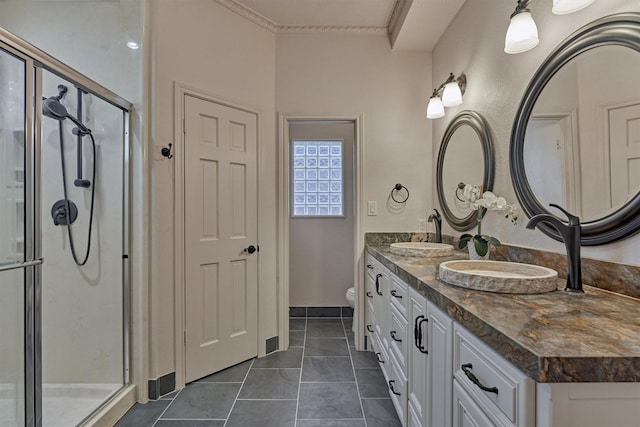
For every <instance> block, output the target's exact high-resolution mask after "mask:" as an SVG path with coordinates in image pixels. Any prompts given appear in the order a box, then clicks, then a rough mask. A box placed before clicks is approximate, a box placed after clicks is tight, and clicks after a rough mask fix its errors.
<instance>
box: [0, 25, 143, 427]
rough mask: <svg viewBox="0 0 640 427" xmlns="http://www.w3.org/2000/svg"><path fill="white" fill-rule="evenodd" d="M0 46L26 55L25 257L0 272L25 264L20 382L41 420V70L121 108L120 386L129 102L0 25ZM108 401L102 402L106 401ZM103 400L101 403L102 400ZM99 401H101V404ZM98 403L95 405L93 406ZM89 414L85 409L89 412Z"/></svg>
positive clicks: (127, 318)
mask: <svg viewBox="0 0 640 427" xmlns="http://www.w3.org/2000/svg"><path fill="white" fill-rule="evenodd" d="M0 48H2V49H4V50H6V51H7V52H9V53H11V54H12V55H15V56H16V57H18V58H20V59H22V60H24V61H25V167H24V172H25V173H24V174H25V179H24V188H25V194H24V198H25V199H24V203H25V205H24V208H25V219H24V227H25V236H24V239H25V241H24V257H25V259H24V261H23V262H22V263H19V264H12V265H8V266H2V267H0V272H2V271H6V270H11V269H18V268H23V269H24V271H25V290H24V300H25V301H24V303H25V310H24V316H25V319H24V321H25V324H24V328H25V330H24V334H25V337H24V340H25V355H24V358H25V360H24V363H25V365H24V369H25V377H24V387H25V425H26V426H27V427H39V426H42V327H41V326H42V317H41V315H42V310H41V307H42V263H43V261H44V260H43V259H42V232H41V231H42V230H41V223H42V222H41V221H42V215H41V206H40V178H41V177H40V166H41V158H40V154H41V144H42V138H41V126H42V106H41V103H40V102H36V100H39V99H42V71H43V70H46V71H48V72H51V73H53V74H55V75H57V76H59V77H61V78H63V79H65V80H67V81H69V82H71V83H73V84H74V85H75V86H76V87H77V88H80V89H82V90H84V91H85V92H88V93H90V94H92V95H95V96H97V97H98V98H100V99H102V100H104V101H106V102H107V103H109V104H111V105H113V106H114V107H117V108H119V109H120V110H122V114H123V129H122V132H123V174H124V176H123V188H122V195H123V196H122V197H123V212H122V215H123V229H122V242H123V246H122V295H123V297H122V304H123V305H122V322H123V331H122V339H123V378H122V381H123V387H124V386H126V385H127V384H128V383H129V382H130V376H131V375H130V344H131V343H130V335H131V334H130V326H131V324H130V322H131V313H130V310H131V307H130V263H129V252H130V244H131V241H130V221H131V218H130V216H131V212H130V203H131V200H130V198H131V192H130V175H131V170H130V163H129V159H130V157H131V144H130V141H131V135H130V132H129V126H130V110H131V103H130V102H128V101H127V100H125V99H124V98H122V97H120V96H119V95H117V94H115V93H113V92H111V91H110V90H108V89H106V88H104V87H103V86H101V85H100V84H98V83H96V82H94V81H93V80H91V79H89V78H88V77H86V76H85V75H83V74H81V73H79V72H77V71H76V70H74V69H73V68H71V67H69V66H68V65H66V64H64V63H62V62H60V61H59V60H57V59H56V58H54V57H52V56H51V55H49V54H47V53H46V52H43V51H42V50H40V49H38V48H37V47H35V46H33V45H31V44H30V43H28V42H26V41H24V40H22V39H21V38H19V37H17V36H15V35H14V34H12V33H10V32H8V31H6V30H5V29H4V28H1V27H0ZM105 403H106V402H105ZM103 405H104V404H103ZM103 405H101V406H103ZM98 409H99V408H95V410H96V411H97V410H98ZM88 415H89V414H88Z"/></svg>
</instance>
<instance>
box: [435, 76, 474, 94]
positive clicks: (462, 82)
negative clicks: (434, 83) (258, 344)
mask: <svg viewBox="0 0 640 427" xmlns="http://www.w3.org/2000/svg"><path fill="white" fill-rule="evenodd" d="M451 82H457V83H458V86H459V87H460V93H461V94H463V95H464V91H465V90H466V89H467V76H466V75H465V74H464V73H460V76H458V78H456V76H454V75H453V73H449V77H447V80H446V81H445V82H444V83H442V84H441V85H440V86H438V88H437V89H434V90H433V94H432V95H431V97H432V98H433V97H434V96H442V91H443V89H444V87H445V86H446V85H447V83H451Z"/></svg>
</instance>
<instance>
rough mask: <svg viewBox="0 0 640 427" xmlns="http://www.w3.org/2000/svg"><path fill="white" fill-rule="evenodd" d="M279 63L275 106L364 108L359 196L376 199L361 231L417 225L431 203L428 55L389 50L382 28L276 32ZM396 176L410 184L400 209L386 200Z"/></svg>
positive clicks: (324, 111) (293, 109)
mask: <svg viewBox="0 0 640 427" xmlns="http://www.w3.org/2000/svg"><path fill="white" fill-rule="evenodd" d="M276 67H277V73H276V109H277V111H279V112H282V113H284V114H287V115H306V116H310V115H311V116H315V115H326V116H334V117H335V116H341V115H342V116H354V115H357V114H361V113H364V135H363V141H364V143H363V148H364V164H365V170H364V183H363V184H364V185H363V188H364V193H365V194H364V196H365V198H366V200H372V201H377V202H378V215H377V216H367V218H366V222H365V224H364V228H365V231H407V230H412V231H415V230H417V227H418V223H417V221H418V219H419V218H426V217H427V215H428V212H427V211H428V210H430V209H431V208H432V207H433V205H432V203H431V200H432V191H433V188H434V184H433V183H432V176H433V174H432V168H433V166H432V163H433V162H432V146H431V124H430V121H429V120H426V119H425V117H424V116H425V111H426V103H427V99H428V98H429V96H430V95H431V90H432V88H431V55H430V54H429V53H425V52H392V51H391V48H390V46H389V41H388V38H387V37H386V36H384V35H380V36H364V35H358V34H348V35H341V34H281V35H278V36H277V57H276ZM445 77H446V76H445ZM396 183H401V184H403V185H405V186H406V187H407V188H408V189H409V190H410V192H411V197H410V199H409V201H408V202H407V204H406V206H405V207H404V208H403V209H400V210H393V209H390V208H389V207H388V206H387V200H388V197H389V194H390V192H391V189H392V188H393V186H394V185H395V184H396ZM362 208H365V207H362Z"/></svg>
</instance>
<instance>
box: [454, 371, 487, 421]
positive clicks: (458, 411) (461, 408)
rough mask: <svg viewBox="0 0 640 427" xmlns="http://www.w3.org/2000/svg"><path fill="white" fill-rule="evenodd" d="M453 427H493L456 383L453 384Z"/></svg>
mask: <svg viewBox="0 0 640 427" xmlns="http://www.w3.org/2000/svg"><path fill="white" fill-rule="evenodd" d="M453 427H495V425H494V424H493V423H492V422H491V420H489V418H488V417H487V416H486V415H485V414H484V413H483V412H482V410H481V409H480V408H479V407H478V405H476V404H475V403H474V402H473V400H472V399H471V397H469V395H468V394H467V392H466V391H464V389H463V388H462V387H461V386H460V384H458V381H454V382H453Z"/></svg>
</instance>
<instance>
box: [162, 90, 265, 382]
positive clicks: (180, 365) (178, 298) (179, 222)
mask: <svg viewBox="0 0 640 427" xmlns="http://www.w3.org/2000/svg"><path fill="white" fill-rule="evenodd" d="M187 95H188V96H193V97H195V98H200V99H203V100H205V101H210V102H215V103H216V104H220V105H224V106H227V107H231V108H235V109H238V110H242V111H246V112H248V113H252V114H255V115H256V117H257V136H256V137H257V145H258V146H257V157H258V158H257V169H258V170H257V177H258V182H257V186H258V195H259V194H260V187H261V185H260V182H261V181H262V180H261V176H260V172H261V171H262V163H261V159H262V158H263V155H262V144H261V138H260V135H261V113H260V111H257V110H254V109H251V108H247V107H245V106H243V105H239V104H236V103H234V102H230V101H228V100H225V99H221V98H219V97H217V96H215V95H213V94H211V93H208V92H206V91H203V90H201V89H198V88H195V87H192V86H189V85H186V84H183V83H180V82H177V81H174V98H173V105H174V113H173V114H174V143H173V156H174V167H175V169H174V174H175V175H174V197H175V198H174V200H175V203H174V239H175V241H174V251H175V252H174V254H175V259H174V283H175V286H174V322H175V323H174V324H175V331H174V332H175V369H176V390H179V389H182V388H184V386H185V374H186V357H185V350H186V349H185V345H184V330H185V325H186V319H185V307H184V304H185V279H184V275H185V267H184V266H185V261H184V247H185V243H184V239H185V236H184V204H185V200H184V197H185V196H184V183H185V178H184V171H185V166H184V162H185V147H184V114H185V111H184V97H185V96H187ZM257 203H258V205H257V206H258V218H260V209H261V203H260V197H258V200H257ZM259 240H260V221H259V220H258V241H256V244H258V245H259V244H260V242H259ZM260 274H261V263H260V260H259V259H258V319H260V311H261V307H260ZM259 324H260V322H259V321H258V325H256V326H257V327H258V331H257V332H258V334H257V340H258V342H257V348H258V353H260V352H261V350H260V349H261V347H260V342H261V339H262V335H261V331H260V327H259Z"/></svg>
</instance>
